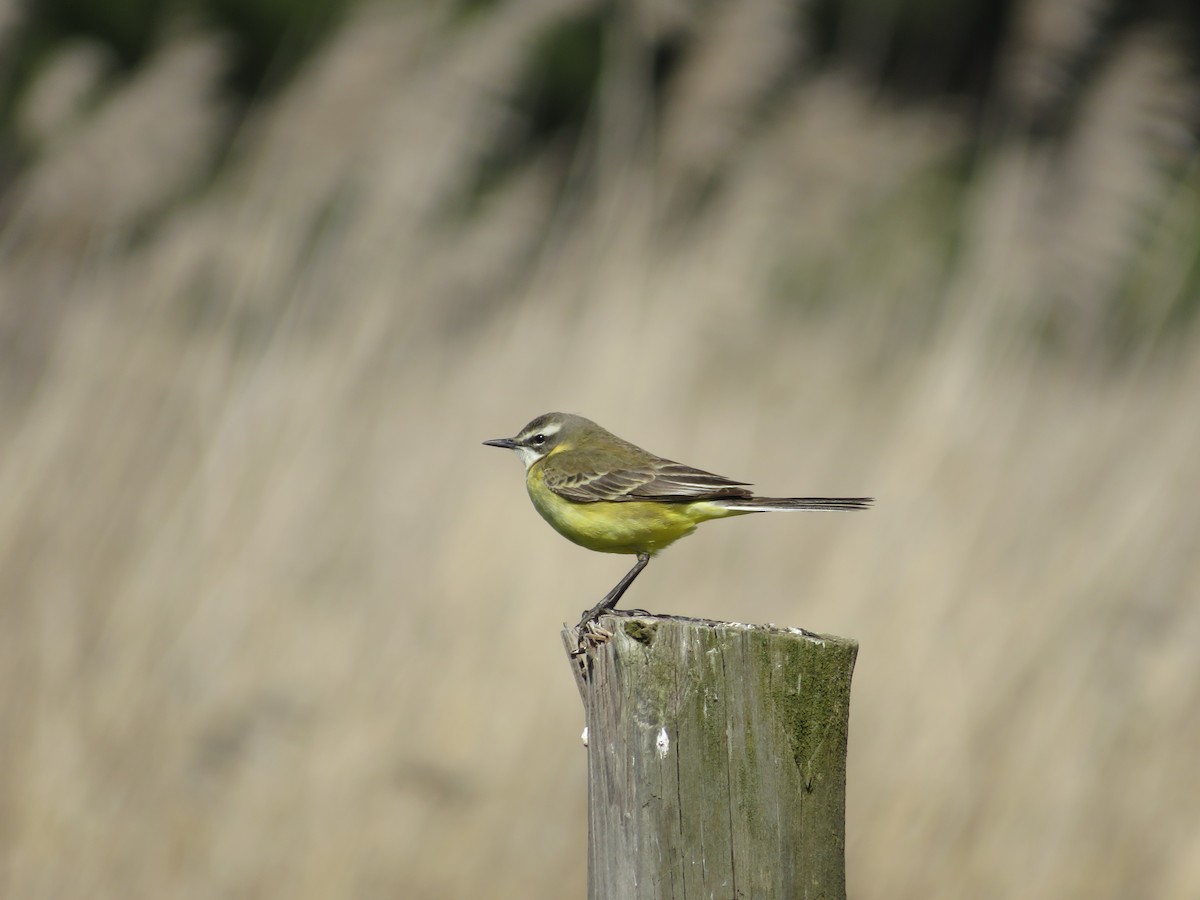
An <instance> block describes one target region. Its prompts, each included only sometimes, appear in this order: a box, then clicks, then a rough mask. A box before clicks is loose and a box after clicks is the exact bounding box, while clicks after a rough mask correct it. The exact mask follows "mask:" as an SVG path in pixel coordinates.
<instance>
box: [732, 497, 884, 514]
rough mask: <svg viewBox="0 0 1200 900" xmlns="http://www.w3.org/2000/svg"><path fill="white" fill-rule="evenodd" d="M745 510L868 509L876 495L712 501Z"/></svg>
mask: <svg viewBox="0 0 1200 900" xmlns="http://www.w3.org/2000/svg"><path fill="white" fill-rule="evenodd" d="M710 502H712V503H713V504H714V505H716V506H723V507H725V509H736V510H739V511H743V512H781V511H786V510H799V509H866V508H867V507H868V506H870V505H871V504H872V503H874V502H875V498H874V497H746V498H744V499H743V498H740V497H734V498H730V499H728V500H713V501H710Z"/></svg>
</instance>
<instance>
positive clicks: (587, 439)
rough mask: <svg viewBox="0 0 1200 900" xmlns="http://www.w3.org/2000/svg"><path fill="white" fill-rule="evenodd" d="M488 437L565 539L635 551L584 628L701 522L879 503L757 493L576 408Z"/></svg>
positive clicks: (588, 614)
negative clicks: (515, 461) (512, 433)
mask: <svg viewBox="0 0 1200 900" xmlns="http://www.w3.org/2000/svg"><path fill="white" fill-rule="evenodd" d="M484 444H486V445H488V446H489V447H504V448H506V449H508V450H514V451H516V453H517V455H518V456H520V457H521V462H523V463H524V464H525V486H526V488H527V489H528V490H529V497H530V499H531V500H533V505H534V507H535V508H536V509H537V511H538V512H539V513H541V515H542V518H543V519H545V520H546V521H547V522H549V523H550V525H551V527H553V528H554V530H555V531H557V532H558V533H559V534H561V535H562V536H563V537H565V538H567V540H570V541H574V542H575V543H576V544H579V545H580V546H582V547H587V548H588V549H589V550H598V551H600V552H602V553H627V554H630V555H635V556H637V562H636V563H635V564H634V566H633V568H632V569H630V570H629V571H628V572H627V573H626V574H625V577H624V578H622V579H621V580H620V581H619V582H617V584H616V586H615V587H614V588H613V589H612V590H611V591H609V592H608V593H607V594H606V595H605V596H604V598H603V599H602V600H601V601H600V602H599V603H597V604H596V605H595V606H593V607H592V608H591V609H589V610H588V611H587V612H585V613H584V614H583V618H582V619H581V620H580V622H579V628H580V630H581V631H583V630H586V629H587V628H588V627H589V626H590V625H591V624H592V623H594V622H595V620H596V619H598V618H599V617H600V615H602V614H603V613H605V612H609V611H613V610H615V608H616V605H617V601H618V600H620V599H621V595H622V594H624V593H625V591H626V590H627V589H628V588H629V585H631V584H632V583H633V580H634V579H635V578H637V577H638V575H639V574H641V571H642V569H644V568H646V564H647V563H648V562H650V557H652V556H654V555H655V554H656V553H658V552H659V551H660V550H662V549H663V548H664V547H667V546H669V545H671V544H673V543H675V541H677V540H679V539H680V538H682V537H686V536H687V535H689V534H691V533H692V532H693V531H695V530H696V526H697V525H699V524H700V523H701V522H707V521H708V520H709V519H723V518H726V517H728V516H744V515H747V514H749V513H758V512H791V511H795V510H851V509H866V508H867V507H868V506H870V505H871V503H872V502H873V500H872V498H871V497H756V496H754V493H753V491H751V490H750V488H749V486H748V485H747V484H746V483H745V482H742V481H734V480H733V479H731V478H726V477H724V476H723V475H714V474H713V473H712V472H705V471H704V470H702V469H695V468H692V467H691V466H685V465H683V464H682V463H677V462H673V461H672V460H669V459H663V458H662V457H661V456H655V455H654V454H653V453H650V452H649V451H646V450H643V449H642V448H641V447H638V446H636V445H634V444H631V443H629V442H628V441H625V440H622V439H621V438H619V437H617V436H616V435H615V434H612V433H611V432H608V431H606V430H605V429H603V428H601V427H600V426H599V425H597V424H596V423H595V422H592V421H590V420H588V419H585V418H583V416H574V415H571V414H570V413H546V414H545V415H542V416H538V417H537V418H536V419H534V420H533V421H532V422H530V423H529V424H528V425H526V426H525V427H524V428H522V429H521V430H520V432H518V433H517V435H516V437H511V438H497V439H495V440H491V441H484Z"/></svg>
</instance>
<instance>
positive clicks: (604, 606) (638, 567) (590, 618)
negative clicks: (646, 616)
mask: <svg viewBox="0 0 1200 900" xmlns="http://www.w3.org/2000/svg"><path fill="white" fill-rule="evenodd" d="M648 562H650V554H649V553H639V554H638V558H637V562H636V563H634V565H633V568H632V569H630V570H629V571H628V572H626V573H625V577H624V578H622V579H621V580H620V581H618V582H617V586H616V587H614V588H613V589H612V590H611V591H609V592H608V593H607V594H605V595H604V599H603V600H601V601H600V602H599V603H597V604H596V605H595V606H593V607H592V608H591V609H589V610H588V611H587V612H585V613H584V614H583V618H582V619H580V620H579V625H578V626H577V627H579V628H580V629H583V628H584V627H585V626H586V625H588V624H590V623H592V622H595V621H596V620H597V619H599V618H600V616H601V615H602V614H604V613H606V612H609V611H610V610H612V609H613V608H615V607H616V605H617V601H618V600H620V599H621V595H622V594H624V593H625V591H627V590H628V589H629V586H630V585H631V584H633V579H635V578H637V577H638V575H640V574H641V572H642V569H644V568H646V563H648Z"/></svg>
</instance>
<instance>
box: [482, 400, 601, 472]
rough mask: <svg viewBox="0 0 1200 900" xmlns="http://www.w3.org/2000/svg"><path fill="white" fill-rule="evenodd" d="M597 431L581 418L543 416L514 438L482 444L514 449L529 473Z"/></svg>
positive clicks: (562, 414)
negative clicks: (534, 467) (539, 461)
mask: <svg viewBox="0 0 1200 900" xmlns="http://www.w3.org/2000/svg"><path fill="white" fill-rule="evenodd" d="M600 430H602V429H601V428H600V426H599V425H597V424H596V423H595V422H592V421H589V420H588V419H585V418H583V416H573V415H571V414H570V413H546V414H545V415H542V416H538V417H537V418H536V419H534V420H533V421H532V422H530V423H529V424H528V425H526V426H525V427H524V428H522V429H521V430H520V431H519V432H517V436H516V437H511V438H496V439H495V440H492V441H484V443H485V444H487V446H489V447H504V448H505V449H507V450H515V451H516V452H517V455H518V456H520V457H521V462H523V463H524V464H525V469H526V471H528V470H529V468H530V466H532V465H533V464H534V463H536V462H537V461H538V460H539V459H545V458H546V457H547V456H549V455H550V454H551V453H553V452H554V451H555V450H565V449H566V448H567V447H571V446H574V445H575V444H577V443H578V442H579V441H580V440H581V439H583V438H585V437H586V436H587V435H589V434H591V433H592V432H593V431H600Z"/></svg>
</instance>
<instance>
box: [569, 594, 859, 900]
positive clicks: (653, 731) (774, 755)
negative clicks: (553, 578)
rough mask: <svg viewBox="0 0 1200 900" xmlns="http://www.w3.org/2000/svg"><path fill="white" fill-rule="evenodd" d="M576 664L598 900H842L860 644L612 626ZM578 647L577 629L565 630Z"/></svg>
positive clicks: (650, 621) (622, 620)
mask: <svg viewBox="0 0 1200 900" xmlns="http://www.w3.org/2000/svg"><path fill="white" fill-rule="evenodd" d="M601 624H602V626H603V627H604V628H605V629H606V630H608V631H611V632H612V633H613V637H612V640H610V641H608V642H607V643H605V644H602V645H601V646H599V647H598V648H596V649H595V650H594V651H591V652H589V653H588V654H587V655H585V656H578V657H573V658H572V666H573V668H574V671H575V675H576V680H577V683H578V685H579V690H580V694H581V695H582V697H583V702H584V707H585V710H586V716H587V719H586V722H587V732H586V737H587V746H588V897H589V900H651V898H654V900H659V898H673V900H689V898H693V900H700V898H705V900H709V898H716V900H735V898H738V900H740V898H745V900H758V898H773V900H788V898H822V900H845V896H846V866H845V819H846V812H845V810H846V806H845V803H846V795H845V788H846V734H847V724H848V718H849V708H850V678H851V674H852V673H853V671H854V661H855V658H856V656H857V654H858V645H857V643H855V642H854V641H851V640H847V639H845V638H838V637H831V636H827V635H814V634H810V633H808V632H804V631H801V630H798V629H786V628H777V627H774V626H754V625H739V624H733V623H723V622H711V621H705V620H699V619H685V618H678V617H673V616H672V617H659V616H630V617H626V616H620V617H617V616H605V617H604V618H603V619H602V620H601ZM563 641H564V644H565V645H566V646H567V648H568V650H573V649H574V648H575V646H576V635H575V632H574V630H573V629H570V628H567V629H564V631H563Z"/></svg>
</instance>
